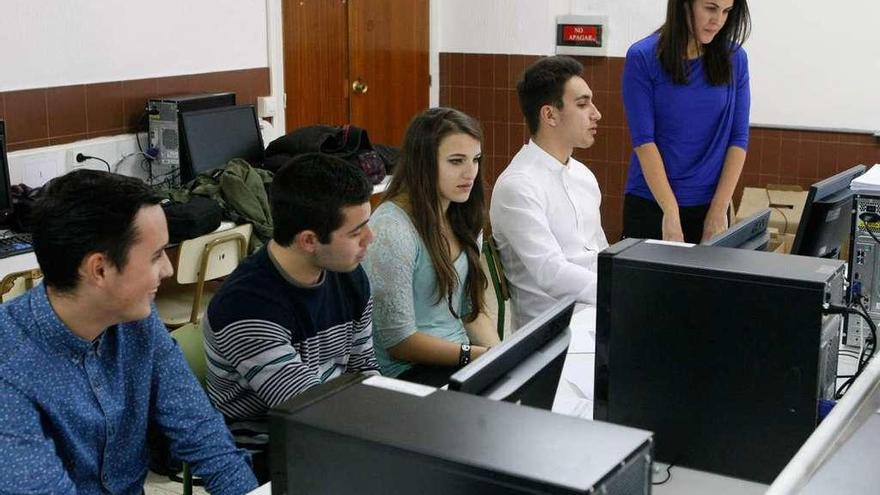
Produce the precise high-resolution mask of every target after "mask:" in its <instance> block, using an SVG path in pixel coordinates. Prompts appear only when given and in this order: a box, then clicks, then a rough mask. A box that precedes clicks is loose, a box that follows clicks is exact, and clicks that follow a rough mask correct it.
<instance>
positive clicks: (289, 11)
mask: <svg viewBox="0 0 880 495" xmlns="http://www.w3.org/2000/svg"><path fill="white" fill-rule="evenodd" d="M282 15H283V26H284V27H283V31H284V32H283V37H284V88H285V93H286V94H287V107H286V109H285V116H286V118H287V131H291V130H293V129H296V128H297V127H302V126H305V125H312V124H330V125H341V124H346V123H351V124H354V125H357V126H359V127H363V128H364V129H366V130H367V131H368V132H369V135H370V140H371V141H372V142H373V143H376V144H380V143H381V144H389V145H393V146H400V144H401V143H402V142H403V134H404V132H405V131H406V126H407V125H408V124H409V121H410V119H412V117H413V116H414V115H416V114H417V113H419V112H421V111H423V110H425V109H426V108H427V107H428V97H429V95H428V92H429V69H428V29H429V24H428V0H284V2H283V6H282ZM355 81H357V82H359V83H360V84H364V85H365V86H366V91H363V92H358V91H355V90H353V89H352V83H353V82H355Z"/></svg>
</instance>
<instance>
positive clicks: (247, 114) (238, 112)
mask: <svg viewBox="0 0 880 495" xmlns="http://www.w3.org/2000/svg"><path fill="white" fill-rule="evenodd" d="M180 124H181V127H182V129H181V134H182V135H183V145H184V146H185V147H186V150H187V153H185V154H184V155H185V156H186V157H187V158H186V159H185V161H184V162H183V163H181V166H180V181H181V183H186V182H189V181H190V180H192V179H194V178H195V177H196V176H197V175H199V174H201V173H205V172H211V171H212V170H215V169H217V168H219V167H222V166H223V165H226V163H227V162H228V161H229V160H231V159H233V158H242V159H244V160H245V161H247V162H248V163H250V164H251V165H253V166H259V165H262V163H263V137H262V136H261V135H260V125H259V123H258V122H257V113H256V111H255V109H254V106H253V105H241V106H234V107H219V108H210V109H207V110H196V111H192V112H184V113H182V114H180Z"/></svg>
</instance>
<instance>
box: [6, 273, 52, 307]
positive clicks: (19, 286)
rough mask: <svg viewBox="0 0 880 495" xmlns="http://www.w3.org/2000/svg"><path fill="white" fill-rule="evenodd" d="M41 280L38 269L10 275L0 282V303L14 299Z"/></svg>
mask: <svg viewBox="0 0 880 495" xmlns="http://www.w3.org/2000/svg"><path fill="white" fill-rule="evenodd" d="M42 278H43V272H42V271H41V270H40V269H39V268H33V269H31V270H22V271H20V272H14V273H10V274H9V275H6V276H5V277H3V280H0V301H2V302H6V301H9V300H11V299H14V298H16V297H18V296H20V295H22V294H24V293H25V291H27V290H29V289H31V288H33V287H34V285H36V284H37V283H38V282H39V280H40V279H42Z"/></svg>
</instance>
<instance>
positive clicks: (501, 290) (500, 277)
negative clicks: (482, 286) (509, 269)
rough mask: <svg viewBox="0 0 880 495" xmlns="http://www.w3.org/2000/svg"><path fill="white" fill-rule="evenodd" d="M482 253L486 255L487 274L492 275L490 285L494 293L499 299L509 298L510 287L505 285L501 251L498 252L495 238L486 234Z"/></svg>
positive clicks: (505, 278)
mask: <svg viewBox="0 0 880 495" xmlns="http://www.w3.org/2000/svg"><path fill="white" fill-rule="evenodd" d="M483 253H484V254H485V255H486V263H487V264H488V265H489V275H491V276H492V286H493V287H494V288H495V294H496V296H497V297H500V298H501V300H503V301H506V300H508V299H510V289H509V288H508V286H507V277H505V276H504V267H503V266H502V265H501V253H500V252H498V244H496V243H495V239H494V238H493V237H491V236H488V237H487V239H486V240H485V241H483Z"/></svg>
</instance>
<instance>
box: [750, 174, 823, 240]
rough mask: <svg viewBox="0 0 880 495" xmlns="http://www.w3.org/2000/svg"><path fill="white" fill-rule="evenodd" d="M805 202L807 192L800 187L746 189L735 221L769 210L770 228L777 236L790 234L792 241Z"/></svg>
mask: <svg viewBox="0 0 880 495" xmlns="http://www.w3.org/2000/svg"><path fill="white" fill-rule="evenodd" d="M806 201H807V191H804V190H803V189H802V188H801V187H800V186H790V185H779V184H768V185H767V188H766V189H764V188H760V187H746V188H745V189H743V195H742V199H741V200H740V202H739V209H738V210H737V211H736V221H737V222H740V221H742V220H743V219H745V218H746V217H748V216H749V215H752V214H754V213H757V211H758V210H760V209H762V208H770V227H773V228H775V229H776V230H777V231H778V232H779V234H791V235H792V239H793V238H794V234H796V233H797V229H798V223H799V222H800V220H801V215H802V214H803V213H804V203H806ZM790 250H791V247H790V246H789V251H790Z"/></svg>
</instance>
